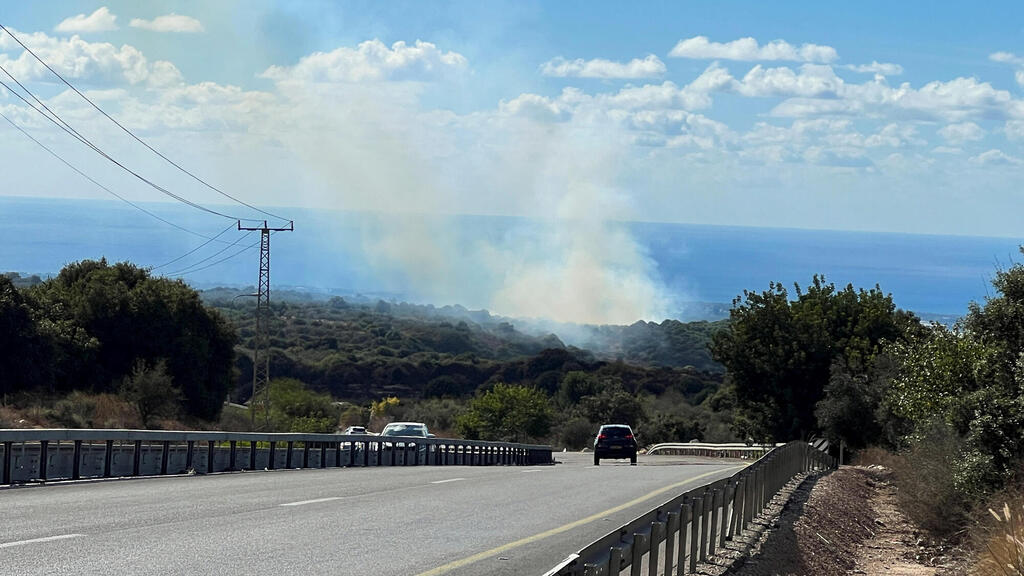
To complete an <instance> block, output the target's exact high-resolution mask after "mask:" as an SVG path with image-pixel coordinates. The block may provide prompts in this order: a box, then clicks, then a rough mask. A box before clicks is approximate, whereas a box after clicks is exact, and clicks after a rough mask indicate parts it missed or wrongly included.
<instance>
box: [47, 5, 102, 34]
mask: <svg viewBox="0 0 1024 576" xmlns="http://www.w3.org/2000/svg"><path fill="white" fill-rule="evenodd" d="M54 30H56V31H57V32H69V33H75V32H107V31H110V30H117V16H116V15H115V14H113V13H111V12H110V9H109V8H107V7H106V6H101V7H99V8H97V9H96V11H95V12H93V13H92V14H89V15H88V16H86V15H85V14H78V15H77V16H72V17H70V18H65V19H64V20H63V21H62V22H61V23H60V24H57V27H56V28H54Z"/></svg>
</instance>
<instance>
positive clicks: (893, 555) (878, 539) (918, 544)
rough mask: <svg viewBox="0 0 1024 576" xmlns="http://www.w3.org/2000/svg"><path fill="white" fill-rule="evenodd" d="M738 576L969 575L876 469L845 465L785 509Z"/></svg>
mask: <svg viewBox="0 0 1024 576" xmlns="http://www.w3.org/2000/svg"><path fill="white" fill-rule="evenodd" d="M779 508H780V509H779V510H778V511H777V512H778V516H777V517H776V518H775V519H774V520H771V521H770V524H769V526H768V528H769V530H767V531H766V532H765V535H764V536H763V537H762V538H761V540H760V541H759V542H757V543H756V544H754V545H753V549H752V551H751V556H750V557H749V558H748V559H747V560H746V561H745V562H741V563H739V565H738V566H736V567H735V568H734V570H732V571H731V573H732V574H737V575H739V576H790V575H793V576H805V575H808V576H810V575H815V576H816V575H828V576H831V575H837V574H867V575H875V574H886V575H893V576H952V575H961V574H966V573H967V572H966V561H965V560H964V553H963V551H962V550H959V549H952V548H950V547H949V546H947V545H944V544H942V543H937V542H932V541H930V540H929V539H928V538H927V537H926V536H925V535H924V534H923V533H922V532H921V531H920V530H918V529H917V528H916V527H915V526H913V525H912V524H911V523H910V522H909V521H907V519H906V518H905V517H904V516H903V514H901V513H900V511H899V510H898V509H897V507H896V488H895V487H894V486H893V485H892V484H890V482H889V473H888V472H887V471H886V470H885V469H883V468H879V467H856V466H844V467H843V468H841V469H839V470H836V471H834V472H832V473H830V474H827V475H825V476H818V477H809V478H808V479H806V480H805V481H804V482H803V483H802V484H801V485H800V486H799V487H797V488H796V489H795V490H794V491H793V493H792V496H791V497H790V499H789V501H788V502H787V503H786V504H785V505H784V506H780V507H779Z"/></svg>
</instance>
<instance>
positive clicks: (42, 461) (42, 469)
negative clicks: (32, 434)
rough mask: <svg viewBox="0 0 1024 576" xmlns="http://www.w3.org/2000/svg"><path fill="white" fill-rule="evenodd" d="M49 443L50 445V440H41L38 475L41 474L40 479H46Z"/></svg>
mask: <svg viewBox="0 0 1024 576" xmlns="http://www.w3.org/2000/svg"><path fill="white" fill-rule="evenodd" d="M48 445H49V442H47V441H46V440H40V441H39V474H38V475H39V479H40V480H46V469H47V468H48V466H47V462H46V457H47V456H48V454H47V446H48Z"/></svg>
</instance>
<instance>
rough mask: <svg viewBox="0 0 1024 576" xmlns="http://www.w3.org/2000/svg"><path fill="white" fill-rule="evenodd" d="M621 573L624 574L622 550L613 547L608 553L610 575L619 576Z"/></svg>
mask: <svg viewBox="0 0 1024 576" xmlns="http://www.w3.org/2000/svg"><path fill="white" fill-rule="evenodd" d="M619 572H622V548H619V547H618V546H613V547H612V549H611V550H609V551H608V574H610V575H614V576H619Z"/></svg>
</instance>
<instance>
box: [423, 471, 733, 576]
mask: <svg viewBox="0 0 1024 576" xmlns="http://www.w3.org/2000/svg"><path fill="white" fill-rule="evenodd" d="M744 467H746V464H744V465H742V466H733V467H731V468H725V469H722V470H715V471H713V472H706V473H704V474H700V475H698V476H694V477H693V478H690V479H689V480H683V481H682V482H676V483H675V484H672V485H670V486H665V487H663V488H658V489H657V490H655V491H653V492H649V493H647V494H644V495H643V496H640V497H639V498H634V499H633V500H630V501H629V502H626V503H625V504H619V505H618V506H616V507H614V508H609V509H607V510H605V511H603V512H598V513H597V514H591V515H590V516H587V517H586V518H581V519H579V520H576V521H575V522H570V523H568V524H565V525H562V526H559V527H557V528H552V529H551V530H548V531H546V532H541V533H540V534H534V535H533V536H527V537H526V538H523V539H521V540H516V541H515V542H509V543H508V544H503V545H501V546H498V547H497V548H491V549H490V550H487V551H484V552H480V553H477V554H473V555H472V556H467V557H466V558H463V559H461V560H456V561H454V562H449V563H448V564H445V565H444V566H438V567H437V568H433V569H431V570H427V571H426V572H420V573H419V574H417V575H416V576H440V575H441V574H447V573H448V572H451V571H452V570H455V569H456V568H462V567H463V566H468V565H470V564H473V563H474V562H479V561H480V560H483V559H484V558H489V557H491V556H496V555H498V554H501V553H502V552H507V551H509V550H511V549H513V548H518V547H520V546H523V545H525V544H531V543H533V542H537V541H540V540H543V539H545V538H549V537H551V536H554V535H556V534H561V533H562V532H566V531H569V530H572V529H573V528H577V527H579V526H582V525H584V524H587V523H589V522H593V521H595V520H598V519H600V518H604V517H605V516H610V515H612V514H615V513H616V512H621V511H623V510H625V509H626V508H630V507H632V506H636V505H637V504H640V503H642V502H645V501H647V500H650V499H651V498H654V497H655V496H658V495H660V494H664V493H665V492H668V491H669V490H675V489H677V488H681V487H683V486H686V485H687V484H693V483H694V482H697V481H698V480H702V479H704V478H707V477H708V476H713V475H715V474H720V473H722V472H724V471H727V470H732V469H734V468H744Z"/></svg>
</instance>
